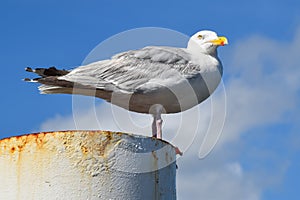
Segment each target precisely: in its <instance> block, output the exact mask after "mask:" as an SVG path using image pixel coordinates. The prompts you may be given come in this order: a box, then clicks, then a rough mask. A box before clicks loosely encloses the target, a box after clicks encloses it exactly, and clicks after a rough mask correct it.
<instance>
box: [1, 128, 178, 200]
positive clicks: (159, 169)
mask: <svg viewBox="0 0 300 200" xmlns="http://www.w3.org/2000/svg"><path fill="white" fill-rule="evenodd" d="M0 177H1V181H0V199H1V200H2V199H3V200H29V199H30V200H49V199H51V200H52V199H53V200H56V199H57V200H70V199H72V200H87V199H88V200H95V199H103V200H108V199H112V200H115V199H122V200H127V199H128V200H141V199H143V200H144V199H145V200H148V199H151V200H152V199H157V200H158V199H166V200H172V199H176V184H175V183H176V154H175V149H174V147H173V146H172V145H170V144H168V143H167V142H164V141H162V140H158V139H156V138H150V137H144V136H136V135H130V134H125V133H116V132H106V131H61V132H47V133H38V134H29V135H24V136H18V137H11V138H6V139H3V140H0Z"/></svg>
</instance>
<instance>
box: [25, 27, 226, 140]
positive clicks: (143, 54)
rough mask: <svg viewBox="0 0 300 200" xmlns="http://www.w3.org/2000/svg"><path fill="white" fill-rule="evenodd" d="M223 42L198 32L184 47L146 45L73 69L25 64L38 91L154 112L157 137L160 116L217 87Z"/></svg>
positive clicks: (194, 102) (192, 102)
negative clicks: (220, 49) (103, 101)
mask: <svg viewBox="0 0 300 200" xmlns="http://www.w3.org/2000/svg"><path fill="white" fill-rule="evenodd" d="M226 44H228V40H227V38H226V37H224V36H218V35H217V34H216V33H215V32H213V31H209V30H203V31H199V32H197V33H196V34H194V35H193V36H192V37H191V38H190V39H189V41H188V44H187V47H186V48H176V47H167V46H147V47H144V48H142V49H138V50H130V51H126V52H122V53H119V54H116V55H114V56H113V57H111V59H107V60H101V61H97V62H93V63H90V64H88V65H83V66H79V67H77V68H75V69H73V70H64V69H62V70H60V69H56V68H55V67H50V68H36V69H32V68H30V67H27V68H26V69H25V70H26V71H28V72H33V73H36V74H37V75H39V76H40V77H38V78H35V79H29V78H25V79H24V80H25V81H27V82H38V83H40V84H41V85H40V86H39V90H40V92H41V93H42V94H79V95H87V96H94V97H98V98H101V99H104V100H106V101H108V102H110V103H112V104H114V105H117V106H119V107H122V108H125V109H127V110H129V111H134V112H138V113H149V114H152V116H153V123H152V136H153V137H156V138H159V139H162V122H163V121H162V118H161V114H164V113H165V114H168V113H178V112H182V111H185V110H188V109H190V108H192V107H194V106H196V105H198V104H200V103H201V102H203V101H204V100H205V99H207V98H208V97H209V96H210V95H211V94H212V93H213V91H214V90H215V89H216V88H217V86H218V85H219V83H220V81H221V77H222V74H223V67H222V64H221V61H220V59H219V58H218V55H217V48H218V47H219V46H224V45H226Z"/></svg>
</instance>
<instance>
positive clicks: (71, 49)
mask: <svg viewBox="0 0 300 200" xmlns="http://www.w3.org/2000/svg"><path fill="white" fill-rule="evenodd" d="M0 25H1V33H0V34H1V38H0V44H1V45H0V53H1V54H0V55H1V60H2V63H1V64H2V66H1V78H0V83H1V85H2V88H1V90H2V91H1V104H0V106H1V111H2V112H1V113H2V114H1V120H0V121H1V122H0V127H1V129H0V130H1V131H0V138H4V137H9V136H13V135H20V134H23V133H30V132H32V131H38V130H47V128H49V127H51V126H54V124H55V125H57V126H56V127H55V128H61V129H64V128H68V127H72V126H71V125H70V126H67V125H66V126H64V125H65V124H67V123H69V122H70V120H71V116H72V97H71V96H68V95H40V94H39V93H38V91H37V89H36V85H34V84H28V83H24V82H22V81H21V79H22V78H24V77H27V76H28V74H27V73H26V72H25V71H24V68H25V67H27V66H32V67H44V66H53V65H54V66H57V67H62V68H67V69H68V68H72V67H75V66H79V65H80V64H81V63H82V62H83V60H84V59H85V57H86V56H87V55H88V54H89V52H90V51H91V50H92V49H93V48H94V47H95V46H97V45H98V44H99V43H100V42H101V41H103V40H105V39H107V38H109V37H111V36H113V35H115V34H117V33H120V32H122V31H126V30H129V29H133V28H140V27H162V28H169V29H173V30H176V31H179V32H181V33H184V34H187V35H192V34H193V33H195V32H196V31H198V30H201V29H212V30H215V31H217V32H218V33H219V34H221V35H226V36H227V37H228V38H229V42H230V45H229V46H227V47H224V48H222V49H220V51H219V54H220V57H221V59H222V60H223V65H224V84H225V88H226V93H227V102H228V109H227V110H228V114H227V117H228V118H227V119H226V123H225V127H224V133H223V134H222V136H221V139H220V141H219V143H218V145H217V147H216V149H215V150H214V151H213V153H212V154H210V155H209V156H208V157H207V158H206V159H204V160H199V159H197V150H198V146H195V145H194V147H191V148H190V149H189V150H188V151H187V152H186V154H185V156H184V157H183V158H180V160H179V161H178V162H179V166H180V168H179V171H178V182H179V183H178V188H177V190H178V198H179V199H193V198H192V196H189V195H198V197H199V196H201V195H202V197H203V198H204V199H205V198H206V199H251V200H252V199H261V200H269V199H272V200H276V199H297V197H298V196H299V194H298V191H297V190H298V188H297V186H299V185H300V181H299V180H300V172H299V167H300V157H299V153H300V136H299V125H298V122H299V119H300V116H299V108H298V107H299V98H300V93H299V89H300V82H299V80H298V79H299V76H298V75H300V71H299V66H300V62H299V61H298V59H297V57H298V56H299V52H300V2H299V1H296V0H294V1H292V0H290V1H289V0H285V1H270V0H268V1H261V0H253V1H246V2H242V1H237V0H231V1H230V0H229V1H220V0H215V1H204V2H201V1H197V0H193V1H178V0H173V1H161V0H153V1H136V0H129V1H115V0H113V1H112V0H110V1H108V0H103V1H96V0H90V1H79V0H73V1H57V0H52V1H48V2H45V1H43V2H41V1H37V0H28V1H15V0H10V1H1V3H0ZM106 105H107V104H103V105H100V108H103V109H106V107H105V106H106ZM101 106H102V107H101ZM203 107H204V108H203V110H204V111H205V110H206V108H205V105H204V106H203ZM172 120H173V119H170V121H171V122H172ZM59 122H61V123H59ZM171 122H170V123H169V124H172V123H171ZM108 128H109V127H108ZM49 129H50V128H49ZM166 129H167V130H172V128H171V127H169V129H168V127H167V128H166ZM129 130H130V128H129ZM198 142H199V141H198ZM195 143H196V144H197V142H195ZM231 173H232V174H231ZM215 176H217V177H215ZM204 180H205V181H204ZM187 185H188V186H189V187H188V186H187ZM201 188H202V189H201ZM203 188H206V189H205V190H204V189H203ZM194 199H196V198H194Z"/></svg>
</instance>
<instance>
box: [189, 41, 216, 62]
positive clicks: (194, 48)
mask: <svg viewBox="0 0 300 200" xmlns="http://www.w3.org/2000/svg"><path fill="white" fill-rule="evenodd" d="M187 49H188V51H189V52H190V53H191V54H193V55H194V56H197V55H198V54H207V55H210V56H213V57H215V58H217V56H218V53H217V47H216V46H210V47H207V48H205V49H204V48H202V47H201V46H200V45H199V44H197V42H195V41H194V40H192V39H191V40H189V42H188V45H187Z"/></svg>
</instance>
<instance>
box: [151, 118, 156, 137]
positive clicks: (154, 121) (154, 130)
mask: <svg viewBox="0 0 300 200" xmlns="http://www.w3.org/2000/svg"><path fill="white" fill-rule="evenodd" d="M152 137H155V138H157V128H156V119H155V115H153V122H152Z"/></svg>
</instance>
